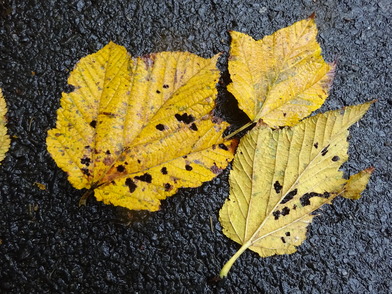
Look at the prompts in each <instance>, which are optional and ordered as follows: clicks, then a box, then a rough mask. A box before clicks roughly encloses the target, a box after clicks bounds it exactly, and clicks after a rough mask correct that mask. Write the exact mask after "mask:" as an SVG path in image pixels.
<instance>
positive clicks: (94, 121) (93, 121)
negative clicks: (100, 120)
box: [90, 120, 97, 129]
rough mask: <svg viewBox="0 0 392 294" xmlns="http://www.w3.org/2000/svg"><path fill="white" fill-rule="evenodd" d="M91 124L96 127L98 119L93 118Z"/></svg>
mask: <svg viewBox="0 0 392 294" xmlns="http://www.w3.org/2000/svg"><path fill="white" fill-rule="evenodd" d="M90 126H91V127H93V128H94V129H95V127H96V126H97V121H96V120H92V121H91V122H90Z"/></svg>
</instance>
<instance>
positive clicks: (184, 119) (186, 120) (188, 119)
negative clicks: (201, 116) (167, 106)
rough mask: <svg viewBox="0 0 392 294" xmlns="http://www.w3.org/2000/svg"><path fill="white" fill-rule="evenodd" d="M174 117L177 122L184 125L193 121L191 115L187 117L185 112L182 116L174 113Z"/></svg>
mask: <svg viewBox="0 0 392 294" xmlns="http://www.w3.org/2000/svg"><path fill="white" fill-rule="evenodd" d="M174 116H175V118H176V119H177V120H178V121H179V122H183V123H185V124H190V123H192V122H194V121H195V118H194V117H193V116H192V115H191V114H189V115H188V114H187V113H186V112H185V113H184V114H178V113H176V114H175V115H174Z"/></svg>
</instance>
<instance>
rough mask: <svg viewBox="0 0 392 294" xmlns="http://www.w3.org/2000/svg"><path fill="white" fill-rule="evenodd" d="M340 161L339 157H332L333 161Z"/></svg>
mask: <svg viewBox="0 0 392 294" xmlns="http://www.w3.org/2000/svg"><path fill="white" fill-rule="evenodd" d="M339 159H340V157H339V156H337V155H335V156H334V157H332V161H338V160H339Z"/></svg>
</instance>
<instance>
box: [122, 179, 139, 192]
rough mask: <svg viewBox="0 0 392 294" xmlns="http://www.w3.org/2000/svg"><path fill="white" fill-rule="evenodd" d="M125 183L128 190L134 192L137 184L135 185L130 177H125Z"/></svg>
mask: <svg viewBox="0 0 392 294" xmlns="http://www.w3.org/2000/svg"><path fill="white" fill-rule="evenodd" d="M125 185H127V186H128V188H129V192H131V193H133V192H135V190H136V187H137V186H136V184H135V183H134V181H132V179H131V178H127V179H126V180H125Z"/></svg>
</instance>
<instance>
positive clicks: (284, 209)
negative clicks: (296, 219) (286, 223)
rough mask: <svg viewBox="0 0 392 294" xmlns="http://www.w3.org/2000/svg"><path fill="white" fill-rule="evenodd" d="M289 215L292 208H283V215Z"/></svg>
mask: <svg viewBox="0 0 392 294" xmlns="http://www.w3.org/2000/svg"><path fill="white" fill-rule="evenodd" d="M289 213H290V208H288V207H287V206H286V207H283V209H282V212H281V215H283V216H285V215H288V214H289Z"/></svg>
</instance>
